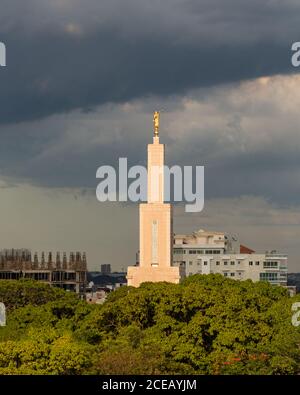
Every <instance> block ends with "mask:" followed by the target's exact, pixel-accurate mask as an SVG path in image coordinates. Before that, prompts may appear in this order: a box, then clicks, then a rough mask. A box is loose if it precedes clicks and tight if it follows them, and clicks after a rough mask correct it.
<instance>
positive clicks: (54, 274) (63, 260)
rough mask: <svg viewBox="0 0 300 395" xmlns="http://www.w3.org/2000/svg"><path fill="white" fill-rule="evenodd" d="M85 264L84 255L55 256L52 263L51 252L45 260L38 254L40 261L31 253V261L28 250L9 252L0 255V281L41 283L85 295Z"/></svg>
mask: <svg viewBox="0 0 300 395" xmlns="http://www.w3.org/2000/svg"><path fill="white" fill-rule="evenodd" d="M86 275H87V261H86V255H85V253H83V254H82V253H80V252H76V253H73V252H71V253H70V256H69V259H68V258H67V255H66V253H63V255H62V256H61V254H60V253H59V252H57V253H56V257H55V259H54V258H53V255H52V253H51V252H49V253H48V257H47V259H46V257H45V253H44V252H42V254H41V258H40V259H39V258H38V254H37V253H35V254H34V256H33V257H32V255H31V252H30V250H28V249H16V250H15V249H9V250H2V251H0V280H19V279H21V278H30V279H33V280H38V281H42V282H44V283H47V284H50V285H51V286H55V287H59V288H63V289H65V290H69V291H74V292H76V293H78V294H83V293H84V292H85V286H86Z"/></svg>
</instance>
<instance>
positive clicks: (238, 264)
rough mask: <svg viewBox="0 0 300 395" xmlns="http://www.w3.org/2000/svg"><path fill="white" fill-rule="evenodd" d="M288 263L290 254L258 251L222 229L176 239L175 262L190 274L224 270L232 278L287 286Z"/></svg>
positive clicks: (200, 231)
mask: <svg viewBox="0 0 300 395" xmlns="http://www.w3.org/2000/svg"><path fill="white" fill-rule="evenodd" d="M287 262H288V257H287V255H286V254H279V253H277V252H276V251H271V252H266V253H259V254H258V253H255V251H253V250H251V249H250V248H247V247H245V246H242V245H240V244H239V243H238V240H237V238H236V237H230V236H228V235H226V234H225V233H222V232H208V231H204V230H202V229H201V230H199V231H198V232H194V233H192V234H190V235H175V238H174V246H173V265H174V266H179V267H182V268H184V269H185V274H186V276H190V275H192V274H197V273H199V274H209V273H220V274H222V275H223V276H225V277H229V278H232V279H238V280H247V279H250V280H253V281H268V282H270V283H271V284H276V285H282V286H287V270H288V268H287Z"/></svg>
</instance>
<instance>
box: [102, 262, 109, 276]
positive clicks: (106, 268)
mask: <svg viewBox="0 0 300 395" xmlns="http://www.w3.org/2000/svg"><path fill="white" fill-rule="evenodd" d="M110 273H111V266H110V264H104V265H101V274H110Z"/></svg>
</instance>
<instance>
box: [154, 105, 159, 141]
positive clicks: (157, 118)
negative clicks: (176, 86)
mask: <svg viewBox="0 0 300 395" xmlns="http://www.w3.org/2000/svg"><path fill="white" fill-rule="evenodd" d="M153 125H154V136H158V130H159V111H154V114H153Z"/></svg>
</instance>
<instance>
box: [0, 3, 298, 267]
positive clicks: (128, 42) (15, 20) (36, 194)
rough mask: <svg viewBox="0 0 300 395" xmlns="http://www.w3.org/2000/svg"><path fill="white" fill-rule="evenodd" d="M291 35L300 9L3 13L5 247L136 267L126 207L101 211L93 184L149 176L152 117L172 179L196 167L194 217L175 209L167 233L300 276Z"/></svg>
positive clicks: (133, 225) (168, 7)
mask: <svg viewBox="0 0 300 395" xmlns="http://www.w3.org/2000/svg"><path fill="white" fill-rule="evenodd" d="M299 25H300V3H299V1H297V0H285V1H280V0H268V1H266V0H265V1H262V0H252V1H251V2H249V1H244V0H226V1H225V0H197V1H196V0H161V1H159V0H153V1H151V2H150V1H145V0H102V1H101V2H100V1H97V0H85V1H84V2H83V1H80V0H51V1H50V0H28V1H26V2H20V1H17V0H0V41H3V42H5V44H6V46H7V67H6V68H0V138H1V144H0V179H1V185H0V186H1V194H0V210H1V218H2V227H1V231H0V236H1V247H18V246H20V247H21V246H24V247H29V248H32V249H33V250H38V251H40V250H42V249H46V250H50V249H51V250H67V251H69V250H86V252H87V254H88V259H89V265H90V268H94V269H95V268H99V265H100V264H101V263H111V264H112V265H113V267H114V268H115V269H120V268H122V267H124V268H125V267H126V266H127V265H129V264H132V263H134V260H135V250H136V249H137V247H138V229H137V226H138V217H137V216H138V211H137V207H136V206H133V205H125V206H124V205H119V204H115V205H113V204H101V203H99V202H97V201H96V198H95V188H96V185H97V180H96V178H95V173H96V169H97V168H98V167H99V166H100V165H103V164H113V165H116V164H117V160H118V158H119V157H128V161H129V164H145V161H146V144H147V143H148V142H149V141H150V140H151V133H152V132H151V129H152V112H153V110H154V109H157V108H159V109H162V119H161V120H162V130H161V135H162V141H163V142H165V143H166V145H167V146H166V149H167V161H168V164H170V165H172V164H179V165H184V164H198V165H204V166H205V209H204V211H203V212H202V213H199V214H197V215H191V214H184V215H183V214H182V211H181V208H180V207H177V208H176V210H175V213H176V216H175V221H174V222H175V231H178V232H183V231H186V232H191V231H193V230H196V229H198V228H208V229H212V230H220V231H222V230H224V231H229V232H233V233H235V234H238V235H239V236H240V238H241V240H242V241H243V242H244V243H245V244H248V245H249V246H250V247H253V248H254V249H257V250H259V251H265V250H267V249H278V250H281V251H283V252H287V253H289V256H290V270H297V271H299V269H300V265H299V264H300V261H299V253H298V248H299V247H298V245H299V237H300V217H299V212H300V210H299V208H300V198H299V196H300V155H299V150H300V134H299V120H300V119H299V118H300V115H299V105H300V91H299V83H300V76H299V70H300V68H299V69H297V68H293V67H292V66H291V44H292V43H293V42H295V41H300V36H299ZM116 246H118V248H116Z"/></svg>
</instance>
